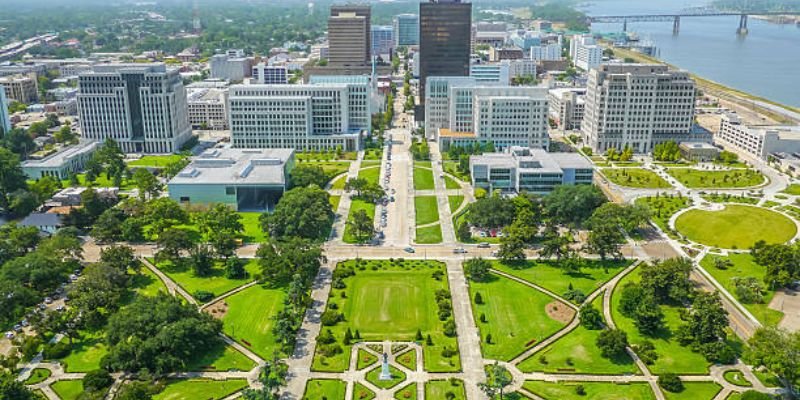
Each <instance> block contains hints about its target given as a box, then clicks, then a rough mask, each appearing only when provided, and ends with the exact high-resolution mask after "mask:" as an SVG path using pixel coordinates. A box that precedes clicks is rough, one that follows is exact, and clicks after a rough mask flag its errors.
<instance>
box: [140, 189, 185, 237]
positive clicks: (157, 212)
mask: <svg viewBox="0 0 800 400" xmlns="http://www.w3.org/2000/svg"><path fill="white" fill-rule="evenodd" d="M144 216H145V217H146V218H147V221H148V222H149V223H150V232H151V233H152V234H154V235H161V233H162V232H164V231H165V230H166V229H168V228H171V227H173V226H175V225H180V224H184V223H187V222H189V216H188V214H186V211H184V209H183V208H181V206H180V204H178V203H177V202H175V200H172V199H170V198H168V197H159V198H157V199H152V200H150V201H148V202H147V203H146V204H145V206H144Z"/></svg>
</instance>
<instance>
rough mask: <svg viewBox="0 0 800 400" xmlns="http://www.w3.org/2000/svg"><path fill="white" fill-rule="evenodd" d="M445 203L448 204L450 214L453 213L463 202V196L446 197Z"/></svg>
mask: <svg viewBox="0 0 800 400" xmlns="http://www.w3.org/2000/svg"><path fill="white" fill-rule="evenodd" d="M447 202H448V203H449V204H450V212H451V213H454V212H456V210H458V207H461V203H463V202H464V196H447Z"/></svg>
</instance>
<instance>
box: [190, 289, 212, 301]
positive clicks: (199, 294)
mask: <svg viewBox="0 0 800 400" xmlns="http://www.w3.org/2000/svg"><path fill="white" fill-rule="evenodd" d="M194 298H195V299H197V300H198V301H200V302H201V303H208V302H209V301H211V300H212V299H214V293H211V292H209V291H206V290H197V291H195V292H194Z"/></svg>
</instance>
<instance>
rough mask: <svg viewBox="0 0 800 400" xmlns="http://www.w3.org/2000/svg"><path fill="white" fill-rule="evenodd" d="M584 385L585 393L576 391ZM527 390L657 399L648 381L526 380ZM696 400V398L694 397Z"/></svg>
mask: <svg viewBox="0 0 800 400" xmlns="http://www.w3.org/2000/svg"><path fill="white" fill-rule="evenodd" d="M578 385H582V386H583V388H584V390H585V391H586V394H585V395H582V396H581V395H579V394H577V393H575V387H576V386H578ZM522 387H523V388H525V389H526V390H527V391H529V392H531V393H533V394H536V395H539V396H541V397H542V398H544V399H546V400H578V399H586V400H651V399H655V395H654V394H653V391H652V390H651V389H650V385H648V384H647V383H643V382H642V383H631V384H615V383H605V382H544V381H525V384H523V385H522ZM692 400H694V399H692Z"/></svg>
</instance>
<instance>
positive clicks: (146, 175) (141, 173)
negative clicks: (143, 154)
mask: <svg viewBox="0 0 800 400" xmlns="http://www.w3.org/2000/svg"><path fill="white" fill-rule="evenodd" d="M133 182H134V185H135V186H136V189H138V190H139V199H141V200H142V201H144V199H145V198H146V197H147V196H149V197H150V198H154V197H157V196H158V194H159V192H161V189H162V187H163V185H162V184H161V182H159V181H158V178H156V177H155V175H153V174H151V173H150V171H148V170H147V169H146V168H136V170H134V172H133Z"/></svg>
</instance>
